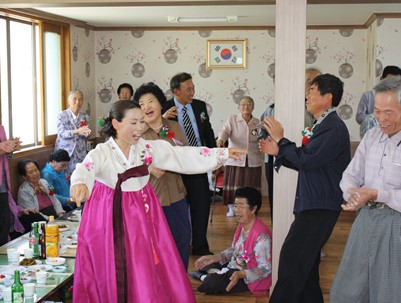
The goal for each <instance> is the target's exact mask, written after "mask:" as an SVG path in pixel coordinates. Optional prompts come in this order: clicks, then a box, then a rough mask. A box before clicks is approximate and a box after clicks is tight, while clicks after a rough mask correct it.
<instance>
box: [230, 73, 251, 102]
mask: <svg viewBox="0 0 401 303" xmlns="http://www.w3.org/2000/svg"><path fill="white" fill-rule="evenodd" d="M247 95H249V89H248V79H244V80H242V79H241V78H240V77H235V78H234V79H233V89H232V96H233V101H234V103H236V104H239V102H240V101H241V99H242V98H243V97H244V96H247Z"/></svg>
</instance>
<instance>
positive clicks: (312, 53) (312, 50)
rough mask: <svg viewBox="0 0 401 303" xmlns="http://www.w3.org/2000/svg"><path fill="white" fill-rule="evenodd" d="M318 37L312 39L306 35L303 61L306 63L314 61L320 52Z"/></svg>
mask: <svg viewBox="0 0 401 303" xmlns="http://www.w3.org/2000/svg"><path fill="white" fill-rule="evenodd" d="M318 44H319V38H318V37H315V38H314V39H313V38H312V37H311V36H310V35H306V52H305V62H306V63H307V64H313V63H315V61H316V59H317V55H318V54H320V48H319V45H318Z"/></svg>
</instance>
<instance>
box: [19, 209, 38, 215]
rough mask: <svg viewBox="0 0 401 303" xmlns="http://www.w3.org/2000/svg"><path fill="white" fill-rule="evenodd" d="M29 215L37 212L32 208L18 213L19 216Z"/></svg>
mask: <svg viewBox="0 0 401 303" xmlns="http://www.w3.org/2000/svg"><path fill="white" fill-rule="evenodd" d="M30 213H32V214H37V213H38V211H37V210H36V209H34V208H24V209H21V211H20V214H21V215H29V214H30Z"/></svg>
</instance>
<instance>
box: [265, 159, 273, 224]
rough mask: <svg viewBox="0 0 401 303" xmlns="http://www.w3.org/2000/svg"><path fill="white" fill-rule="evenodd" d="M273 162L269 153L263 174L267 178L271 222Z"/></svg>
mask: <svg viewBox="0 0 401 303" xmlns="http://www.w3.org/2000/svg"><path fill="white" fill-rule="evenodd" d="M273 163H274V157H273V156H270V155H269V161H268V162H267V163H266V162H265V175H266V180H267V190H268V195H269V205H270V218H271V220H272V222H273Z"/></svg>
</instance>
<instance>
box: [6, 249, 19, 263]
mask: <svg viewBox="0 0 401 303" xmlns="http://www.w3.org/2000/svg"><path fill="white" fill-rule="evenodd" d="M19 257H20V253H19V251H18V250H17V249H16V248H9V249H7V259H8V264H10V265H18V263H19Z"/></svg>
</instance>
